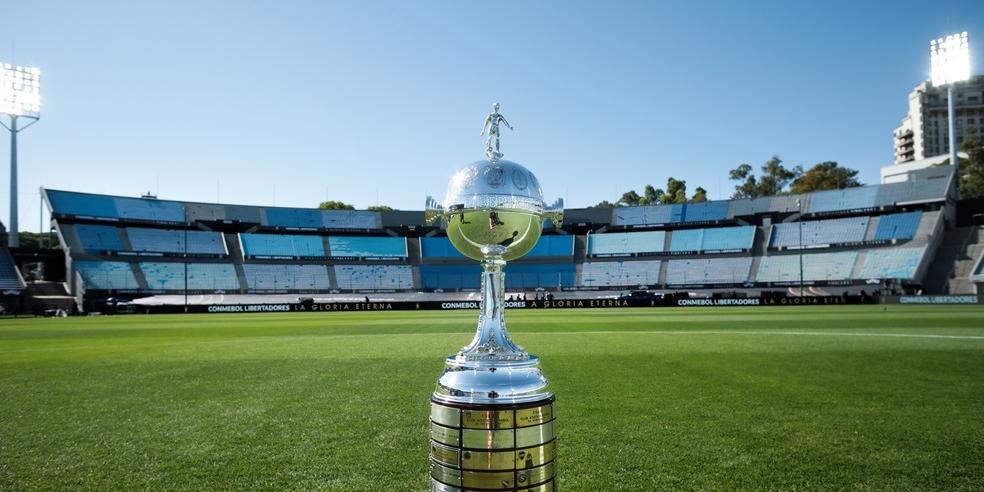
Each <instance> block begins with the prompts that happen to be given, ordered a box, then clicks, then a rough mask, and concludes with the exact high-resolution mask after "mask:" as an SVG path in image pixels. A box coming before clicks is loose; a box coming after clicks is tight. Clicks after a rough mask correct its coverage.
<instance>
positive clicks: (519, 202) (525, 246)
mask: <svg viewBox="0 0 984 492" xmlns="http://www.w3.org/2000/svg"><path fill="white" fill-rule="evenodd" d="M498 110H499V105H498V104H495V106H494V107H493V112H492V114H490V115H489V116H488V117H487V118H486V119H485V129H484V130H483V132H482V133H483V135H485V134H487V135H488V139H487V140H486V145H485V147H486V150H485V154H486V158H485V159H483V160H480V161H477V162H473V163H471V164H468V165H466V166H464V167H462V168H460V169H459V170H458V171H457V172H455V173H454V175H453V176H452V177H451V180H450V182H449V183H448V191H447V194H446V195H445V197H444V203H443V205H442V206H440V207H436V206H434V205H436V204H431V206H432V207H433V208H432V209H431V210H428V218H429V220H431V221H434V220H437V219H438V218H440V219H442V220H443V222H444V224H445V226H446V229H447V235H448V239H449V240H450V241H451V243H452V244H453V245H454V247H455V248H456V249H457V250H458V251H460V252H461V253H462V254H463V255H465V256H466V257H468V258H471V259H473V260H476V261H478V262H480V263H481V266H482V274H481V275H482V281H481V299H482V300H481V306H480V312H479V318H478V327H477V329H476V332H475V337H474V338H473V339H472V341H471V343H469V344H468V345H467V346H465V347H463V348H462V349H461V350H460V351H459V352H458V353H457V354H455V355H452V356H449V357H448V358H447V359H446V360H445V367H444V372H443V374H441V376H440V378H439V379H438V381H437V388H436V389H435V391H434V393H433V395H432V398H431V477H432V481H431V490H440V491H451V490H465V489H469V490H470V489H472V488H477V489H489V488H492V489H498V490H526V489H528V488H530V487H534V488H535V490H541V488H542V490H552V489H553V477H554V468H553V457H554V450H555V447H554V446H555V442H554V436H555V428H554V411H553V405H554V395H553V393H551V392H549V391H547V378H546V376H544V374H543V372H542V371H541V370H540V366H539V358H537V357H536V356H535V355H530V354H528V353H527V352H526V351H525V350H524V349H523V348H522V347H520V346H519V345H517V344H515V343H514V342H513V341H512V339H511V338H510V337H509V333H508V331H507V330H506V323H505V316H504V307H505V302H504V301H505V272H504V269H505V266H506V262H507V261H511V260H515V259H518V258H521V257H522V256H524V255H525V254H527V253H529V251H530V250H531V249H533V247H534V246H535V245H536V243H537V241H538V240H539V239H540V233H541V231H542V230H543V223H544V220H546V219H549V220H551V221H552V222H553V223H554V224H555V225H556V226H559V225H560V223H561V220H562V218H563V217H562V211H560V210H548V209H547V207H546V205H545V203H544V200H543V190H542V189H541V187H540V182H539V180H537V178H536V176H535V175H534V174H533V173H532V172H531V171H530V170H529V169H527V168H526V167H524V166H522V165H521V164H518V163H516V162H512V161H508V160H505V159H503V158H502V157H503V154H502V153H501V151H500V145H499V125H500V124H504V125H505V126H507V127H508V128H509V129H512V127H511V126H510V125H509V123H507V122H506V120H505V118H503V117H502V115H501V114H499V112H498ZM517 453H518V454H517ZM500 454H501V455H502V456H501V457H500V456H497V455H500ZM507 455H508V456H509V457H510V458H508V459H507ZM520 455H522V456H523V457H524V458H523V459H522V460H520V459H519V458H516V457H515V456H520ZM531 456H532V458H531Z"/></svg>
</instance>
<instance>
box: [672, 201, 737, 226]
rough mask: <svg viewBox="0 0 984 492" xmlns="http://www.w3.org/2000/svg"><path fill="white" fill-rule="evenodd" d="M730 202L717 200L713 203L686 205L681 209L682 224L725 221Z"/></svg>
mask: <svg viewBox="0 0 984 492" xmlns="http://www.w3.org/2000/svg"><path fill="white" fill-rule="evenodd" d="M730 206H731V202H730V201H728V200H718V201H713V202H700V203H688V204H686V205H684V206H683V207H682V209H683V222H709V221H718V220H727V218H728V208H729V207H730Z"/></svg>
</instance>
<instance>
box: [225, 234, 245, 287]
mask: <svg viewBox="0 0 984 492" xmlns="http://www.w3.org/2000/svg"><path fill="white" fill-rule="evenodd" d="M222 238H223V239H224V240H225V243H226V251H228V252H229V256H230V257H231V258H232V262H233V266H234V267H235V268H236V278H237V279H239V285H246V270H245V269H244V268H243V248H242V247H241V246H240V244H239V234H236V233H235V232H226V233H223V234H222Z"/></svg>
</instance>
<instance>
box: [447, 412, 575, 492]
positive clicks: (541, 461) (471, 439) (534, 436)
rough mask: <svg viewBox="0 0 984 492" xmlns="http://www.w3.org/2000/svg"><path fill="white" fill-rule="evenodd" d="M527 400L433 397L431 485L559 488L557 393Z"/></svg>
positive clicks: (458, 490)
mask: <svg viewBox="0 0 984 492" xmlns="http://www.w3.org/2000/svg"><path fill="white" fill-rule="evenodd" d="M545 396H546V397H545V398H543V399H541V400H539V401H531V402H526V403H522V404H468V403H449V402H445V401H441V400H437V399H432V400H431V417H430V428H431V429H430V436H431V439H430V458H431V490H432V491H441V492H452V491H453V492H464V491H487V490H506V491H531V492H532V491H535V492H545V491H553V490H554V474H555V473H554V457H555V456H556V446H557V441H556V427H555V423H556V419H555V412H554V396H553V395H552V394H551V395H545Z"/></svg>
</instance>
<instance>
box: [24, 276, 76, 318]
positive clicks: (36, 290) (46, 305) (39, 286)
mask: <svg viewBox="0 0 984 492" xmlns="http://www.w3.org/2000/svg"><path fill="white" fill-rule="evenodd" d="M26 292H27V297H28V309H29V310H30V311H31V312H34V313H39V314H40V313H43V312H45V311H48V310H52V309H62V310H64V311H66V312H69V313H71V312H75V311H76V310H78V307H79V306H78V303H77V300H76V298H75V297H74V296H72V295H71V293H69V291H68V286H67V285H65V283H64V282H46V281H37V282H28V284H27V289H26Z"/></svg>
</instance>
